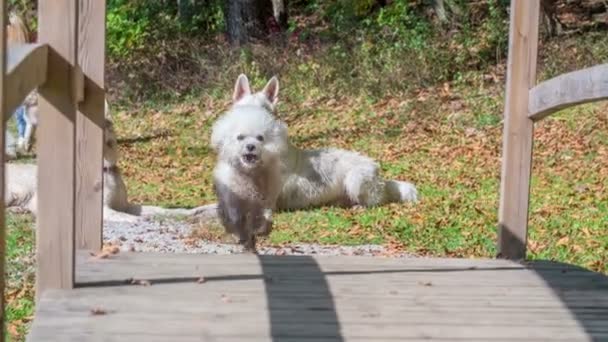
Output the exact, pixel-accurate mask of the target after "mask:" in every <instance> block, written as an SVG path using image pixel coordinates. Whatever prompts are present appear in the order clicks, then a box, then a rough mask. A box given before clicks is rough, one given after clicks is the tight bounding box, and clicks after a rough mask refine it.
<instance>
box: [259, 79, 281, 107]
mask: <svg viewBox="0 0 608 342" xmlns="http://www.w3.org/2000/svg"><path fill="white" fill-rule="evenodd" d="M262 94H264V96H266V98H267V99H268V101H269V102H270V103H271V104H272V105H273V106H275V105H276V104H277V102H278V101H279V79H278V78H277V77H276V76H273V77H272V78H271V79H270V81H268V83H267V84H266V86H265V87H264V90H262Z"/></svg>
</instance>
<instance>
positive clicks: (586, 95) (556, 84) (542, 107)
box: [528, 64, 608, 121]
mask: <svg viewBox="0 0 608 342" xmlns="http://www.w3.org/2000/svg"><path fill="white" fill-rule="evenodd" d="M606 99H608V64H602V65H597V66H594V67H591V68H587V69H582V70H577V71H574V72H570V73H567V74H563V75H560V76H557V77H555V78H552V79H550V80H547V81H544V82H542V83H540V84H538V85H537V86H535V87H534V88H532V89H530V96H529V103H528V112H529V114H528V117H529V118H530V119H531V120H534V121H538V120H540V119H542V118H544V117H546V116H548V115H550V114H552V113H555V112H557V111H559V110H561V109H565V108H568V107H571V106H575V105H579V104H583V103H588V102H594V101H601V100H606Z"/></svg>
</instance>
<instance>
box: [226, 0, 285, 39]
mask: <svg viewBox="0 0 608 342" xmlns="http://www.w3.org/2000/svg"><path fill="white" fill-rule="evenodd" d="M224 18H225V22H226V33H227V34H228V39H229V40H230V42H231V43H233V44H235V45H240V44H245V43H247V42H249V41H251V40H252V39H264V38H266V37H267V36H268V35H269V34H275V33H278V32H280V31H284V30H286V29H287V26H288V18H287V0H226V2H225V5H224Z"/></svg>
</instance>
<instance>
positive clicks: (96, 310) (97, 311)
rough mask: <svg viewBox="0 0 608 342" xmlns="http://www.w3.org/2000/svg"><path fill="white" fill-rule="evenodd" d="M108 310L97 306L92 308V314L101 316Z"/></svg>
mask: <svg viewBox="0 0 608 342" xmlns="http://www.w3.org/2000/svg"><path fill="white" fill-rule="evenodd" d="M107 313H108V312H107V311H106V310H104V309H102V308H100V307H95V308H92V309H91V315H93V316H99V315H105V314H107Z"/></svg>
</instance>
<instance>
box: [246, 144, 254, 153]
mask: <svg viewBox="0 0 608 342" xmlns="http://www.w3.org/2000/svg"><path fill="white" fill-rule="evenodd" d="M245 147H246V148H247V151H249V152H251V151H253V150H255V145H253V144H247V146H245Z"/></svg>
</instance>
